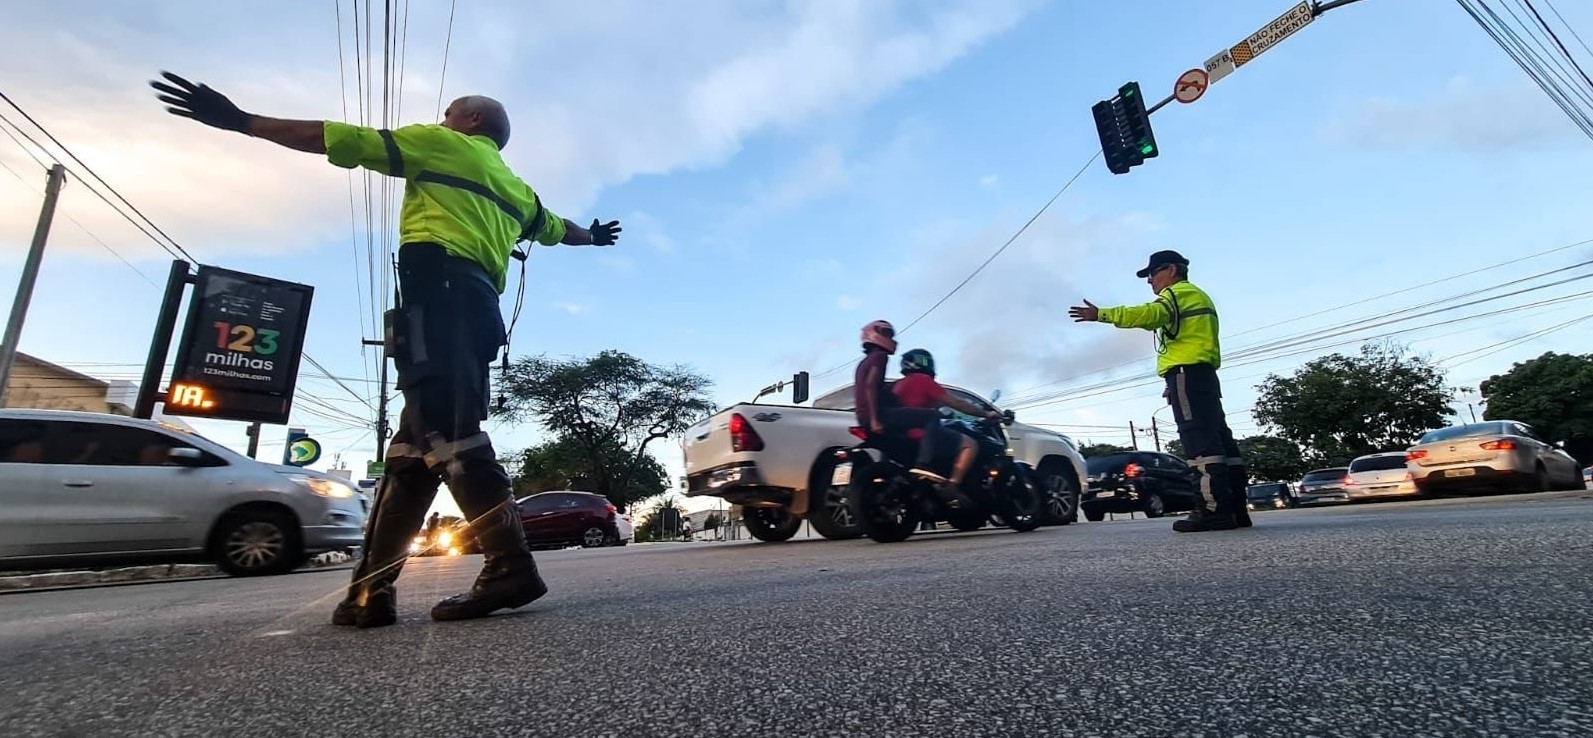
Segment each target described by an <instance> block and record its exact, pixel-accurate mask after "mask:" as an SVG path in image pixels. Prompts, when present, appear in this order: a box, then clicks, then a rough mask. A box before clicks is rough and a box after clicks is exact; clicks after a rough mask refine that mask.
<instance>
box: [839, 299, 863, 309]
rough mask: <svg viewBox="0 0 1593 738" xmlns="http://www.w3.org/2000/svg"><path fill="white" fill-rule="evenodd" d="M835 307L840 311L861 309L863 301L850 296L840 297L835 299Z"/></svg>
mask: <svg viewBox="0 0 1593 738" xmlns="http://www.w3.org/2000/svg"><path fill="white" fill-rule="evenodd" d="M835 307H836V308H837V309H840V310H848V311H850V310H857V309H858V308H861V307H863V300H862V299H861V298H857V297H853V296H852V295H841V296H840V297H837V298H835Z"/></svg>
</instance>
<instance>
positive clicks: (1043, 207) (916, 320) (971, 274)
mask: <svg viewBox="0 0 1593 738" xmlns="http://www.w3.org/2000/svg"><path fill="white" fill-rule="evenodd" d="M1099 158H1101V152H1100V151H1099V150H1097V151H1096V152H1095V153H1094V154H1091V155H1090V158H1089V159H1088V160H1086V161H1085V162H1084V165H1083V166H1081V167H1079V170H1078V171H1077V172H1074V173H1073V176H1072V177H1070V178H1068V181H1067V182H1066V183H1065V184H1063V185H1062V187H1061V188H1060V189H1058V190H1057V191H1056V194H1054V195H1052V196H1051V199H1049V200H1046V201H1045V204H1044V205H1041V206H1040V209H1039V210H1036V211H1035V213H1034V215H1032V216H1030V217H1029V219H1028V220H1027V221H1024V223H1023V225H1022V226H1020V227H1019V228H1018V230H1017V231H1016V232H1014V233H1013V234H1012V236H1011V237H1010V238H1008V239H1007V240H1006V242H1004V243H1002V244H1001V246H1000V247H998V248H997V249H996V250H995V251H993V252H991V254H990V256H988V257H985V260H984V261H983V262H980V264H979V266H977V267H974V270H973V271H972V272H969V273H968V276H966V277H963V279H962V281H961V282H958V283H957V285H956V286H955V287H952V288H951V291H950V292H947V293H946V294H945V295H943V296H941V298H940V299H939V300H936V301H935V304H933V305H930V306H929V309H927V310H925V311H924V312H922V313H919V314H918V317H916V318H913V320H912V322H910V323H908V324H907V326H906V327H904V328H902V329H901V330H899V331H896V335H897V336H901V335H902V334H904V333H906V332H907V331H910V330H912V328H913V326H915V325H918V324H919V322H920V321H922V320H923V319H924V318H927V317H929V314H930V313H933V312H935V311H936V310H937V309H939V308H940V306H941V305H944V304H946V301H947V300H950V299H951V298H952V297H953V296H955V295H956V294H957V293H958V292H960V291H961V290H962V288H964V287H966V286H968V283H969V282H972V281H973V280H974V278H975V277H977V276H979V274H980V272H983V271H984V270H985V267H988V266H990V264H991V262H994V261H995V260H996V259H997V258H999V257H1000V256H1001V255H1002V254H1004V253H1006V251H1007V249H1008V248H1010V247H1011V246H1012V244H1013V243H1016V242H1017V240H1018V238H1019V237H1021V236H1022V235H1023V234H1024V233H1026V232H1028V230H1029V227H1030V226H1032V225H1034V223H1035V221H1037V220H1039V219H1040V216H1042V215H1044V214H1045V212H1046V211H1047V210H1050V209H1051V206H1052V205H1054V204H1056V201H1057V200H1058V199H1060V198H1061V197H1062V194H1063V193H1065V192H1067V191H1068V188H1070V187H1072V186H1073V183H1074V182H1077V181H1078V180H1079V177H1082V176H1084V173H1085V172H1086V171H1088V170H1089V168H1090V165H1091V164H1094V163H1095V160H1096V159H1099ZM851 363H852V362H850V361H846V362H842V363H840V364H837V365H836V366H835V367H834V368H831V369H828V370H826V371H823V372H820V373H818V374H815V375H813V377H812V379H821V378H824V377H827V376H830V375H831V374H834V373H836V372H838V371H840V370H842V369H844V368H846V367H847V366H850V365H851Z"/></svg>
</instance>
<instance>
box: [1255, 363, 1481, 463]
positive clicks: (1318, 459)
mask: <svg viewBox="0 0 1593 738" xmlns="http://www.w3.org/2000/svg"><path fill="white" fill-rule="evenodd" d="M1256 389H1257V390H1258V391H1259V392H1260V393H1261V395H1260V398H1259V399H1257V400H1256V406H1255V410H1254V412H1253V413H1252V414H1253V415H1254V416H1255V418H1256V420H1257V421H1259V422H1261V423H1262V424H1263V425H1265V426H1267V427H1268V428H1271V429H1273V430H1275V431H1277V433H1278V435H1280V436H1282V437H1283V438H1286V439H1288V440H1290V441H1294V442H1295V443H1297V444H1299V445H1301V446H1303V447H1305V448H1306V449H1307V454H1306V459H1307V460H1308V461H1310V462H1311V463H1312V464H1316V465H1324V466H1325V465H1330V464H1344V463H1348V462H1349V461H1350V460H1351V459H1353V458H1355V457H1357V456H1362V455H1365V454H1370V453H1376V452H1379V451H1391V450H1399V449H1404V448H1405V447H1407V446H1410V445H1411V444H1412V443H1414V442H1415V441H1416V439H1417V438H1419V437H1420V436H1421V435H1422V434H1423V433H1425V432H1427V431H1429V430H1432V429H1434V428H1438V427H1441V426H1442V425H1444V419H1445V418H1446V417H1448V416H1449V415H1451V414H1452V411H1451V410H1450V409H1449V402H1450V400H1451V394H1452V392H1451V390H1450V389H1449V388H1448V387H1446V386H1445V385H1444V371H1443V369H1441V368H1439V367H1438V366H1436V365H1435V364H1433V363H1432V362H1431V361H1430V360H1429V359H1428V358H1427V357H1425V356H1418V355H1414V354H1411V353H1409V352H1408V350H1407V349H1406V348H1405V347H1403V346H1400V345H1398V344H1393V343H1369V344H1366V345H1365V346H1362V347H1361V353H1360V355H1359V356H1345V355H1343V354H1331V355H1328V356H1324V357H1321V358H1319V359H1315V360H1313V361H1311V362H1308V363H1307V364H1306V365H1305V366H1304V367H1301V368H1300V369H1299V370H1298V371H1296V372H1295V373H1294V374H1293V375H1291V376H1288V377H1280V376H1278V375H1276V374H1273V375H1270V376H1268V377H1267V378H1266V380H1265V381H1263V382H1262V383H1261V384H1260V385H1257V387H1256Z"/></svg>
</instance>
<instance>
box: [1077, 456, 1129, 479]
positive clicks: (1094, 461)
mask: <svg viewBox="0 0 1593 738" xmlns="http://www.w3.org/2000/svg"><path fill="white" fill-rule="evenodd" d="M1133 460H1134V455H1133V454H1107V455H1105V456H1096V457H1094V458H1090V459H1086V460H1085V462H1084V467H1085V469H1086V471H1087V472H1088V473H1090V474H1115V473H1117V472H1120V471H1123V469H1125V468H1126V467H1127V466H1128V462H1130V461H1133Z"/></svg>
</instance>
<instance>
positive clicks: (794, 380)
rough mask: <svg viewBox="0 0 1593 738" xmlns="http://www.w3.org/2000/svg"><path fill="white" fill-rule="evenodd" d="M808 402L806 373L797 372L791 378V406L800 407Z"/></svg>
mask: <svg viewBox="0 0 1593 738" xmlns="http://www.w3.org/2000/svg"><path fill="white" fill-rule="evenodd" d="M807 401H808V373H807V372H797V373H796V374H795V375H794V376H792V377H791V404H793V405H800V404H802V403H804V402H807Z"/></svg>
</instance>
